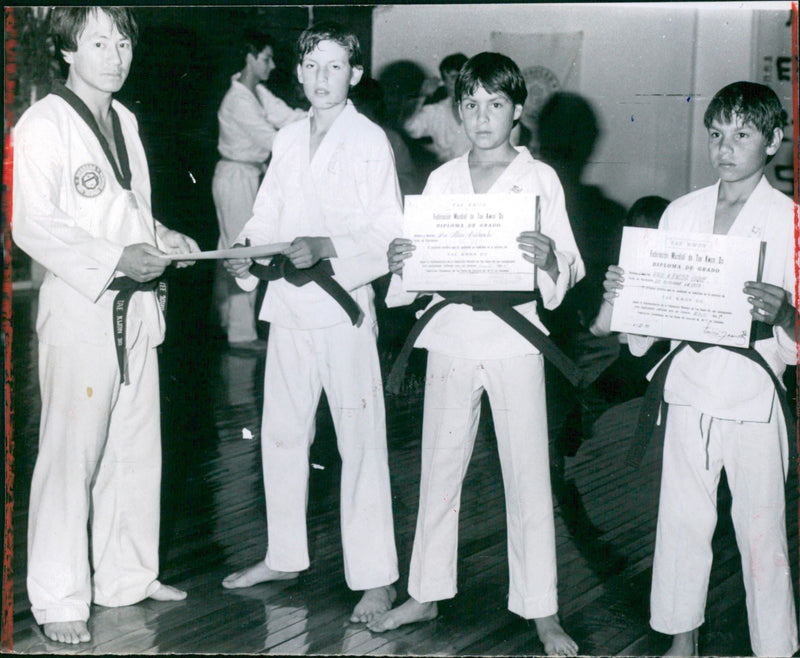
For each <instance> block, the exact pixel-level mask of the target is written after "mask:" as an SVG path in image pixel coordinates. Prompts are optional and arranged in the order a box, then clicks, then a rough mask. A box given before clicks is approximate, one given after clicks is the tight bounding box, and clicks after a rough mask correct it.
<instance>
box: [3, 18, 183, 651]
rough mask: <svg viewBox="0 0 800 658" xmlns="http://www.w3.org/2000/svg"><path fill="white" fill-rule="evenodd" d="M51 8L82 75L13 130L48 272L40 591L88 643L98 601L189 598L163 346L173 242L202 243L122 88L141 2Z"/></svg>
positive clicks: (16, 232)
mask: <svg viewBox="0 0 800 658" xmlns="http://www.w3.org/2000/svg"><path fill="white" fill-rule="evenodd" d="M51 21H52V23H51V27H52V31H53V37H54V40H55V44H56V48H57V51H58V52H60V53H61V56H62V57H63V58H64V61H65V62H66V63H67V65H68V67H69V73H68V76H67V80H66V83H65V84H64V85H63V86H62V85H58V86H57V87H56V88H55V89H54V90H53V92H52V93H50V94H49V95H48V96H46V97H45V98H43V99H42V100H41V101H39V102H37V103H35V104H34V105H33V106H32V107H31V108H30V109H29V110H28V111H27V112H25V114H24V115H23V116H22V117H21V118H20V120H19V122H18V124H17V126H16V128H15V131H14V141H13V145H14V179H13V197H12V203H13V216H12V231H13V236H14V239H15V241H16V242H17V244H18V245H19V246H20V247H21V248H22V249H24V250H25V251H26V252H27V253H28V254H30V256H31V257H32V258H34V259H35V260H37V261H38V262H39V263H41V264H42V265H43V266H44V267H45V269H46V270H47V272H46V274H45V278H44V282H43V283H42V287H41V290H40V293H39V311H38V318H37V322H36V330H37V334H38V338H39V384H40V388H41V397H42V417H41V423H40V430H39V452H38V456H37V459H36V466H35V468H34V473H33V481H32V483H31V497H30V509H29V520H28V581H27V585H28V596H29V598H30V601H31V609H32V612H33V615H34V617H35V619H36V621H37V623H39V624H41V625H42V627H43V631H44V633H45V635H46V636H47V637H48V638H49V639H51V640H53V641H56V642H65V643H70V644H75V643H78V642H88V641H89V640H90V639H91V636H90V633H89V628H88V625H87V621H88V619H89V607H90V604H91V603H92V602H94V603H95V604H98V605H103V606H124V605H131V604H133V603H137V602H139V601H142V600H143V599H146V598H152V599H156V600H159V601H168V600H169V601H174V600H179V599H183V598H185V596H186V593H185V592H182V591H180V590H178V589H175V588H173V587H169V586H168V585H164V584H162V583H160V582H159V581H158V579H157V578H158V537H159V513H160V485H161V432H160V420H159V386H158V362H157V353H156V347H157V346H158V345H159V344H160V343H161V342H162V340H163V338H164V316H163V302H164V300H165V294H166V289H165V284H164V283H163V281H161V280H159V277H161V275H162V274H163V272H164V270H165V268H166V267H167V265H169V263H170V261H169V260H167V259H166V258H164V255H163V254H164V252H167V253H191V252H196V251H199V249H198V247H197V244H196V243H195V242H194V240H192V239H191V238H189V237H187V236H185V235H183V234H181V233H178V232H176V231H172V230H170V229H168V228H166V227H165V226H164V225H162V224H161V223H159V222H157V221H156V220H155V219H153V216H152V214H151V210H150V179H149V173H148V168H147V162H146V159H145V154H144V150H143V148H142V144H141V141H140V139H139V135H138V128H137V123H136V119H135V118H134V115H133V114H132V113H131V112H130V111H128V110H127V109H126V108H125V107H123V106H122V105H121V104H120V103H118V102H117V101H115V100H113V99H112V94H113V93H114V92H116V91H118V90H119V89H120V87H122V85H123V83H124V82H125V79H126V78H127V76H128V71H129V70H130V66H131V60H132V56H133V47H134V45H135V43H136V36H137V27H136V23H135V20H134V18H133V16H132V15H131V13H130V11H129V10H127V9H124V8H118V7H58V8H55V9H53V10H52V14H51ZM184 264H187V262H185V261H184ZM89 519H91V527H90V531H89V533H87V522H88V521H89ZM89 535H90V536H91V542H92V544H91V562H92V564H91V566H90V558H89V555H90V550H89ZM92 571H93V574H92Z"/></svg>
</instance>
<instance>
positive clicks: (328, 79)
mask: <svg viewBox="0 0 800 658" xmlns="http://www.w3.org/2000/svg"><path fill="white" fill-rule="evenodd" d="M363 73H364V69H363V68H361V67H360V66H358V67H353V66H350V57H349V55H348V53H347V50H346V49H345V48H344V47H342V46H340V45H339V44H338V43H336V42H335V41H320V42H319V43H318V44H317V46H316V48H314V50H312V51H311V52H310V53H308V54H306V55H304V56H303V61H302V62H301V63H300V64H298V65H297V79H298V80H299V81H300V84H301V85H303V91H304V92H305V95H306V98H308V100H309V102H310V103H311V106H312V107H313V108H314V109H316V110H326V109H330V108H333V107H336V106H338V105H344V104H345V102H347V94H348V92H349V91H350V87H352V86H353V85H355V84H357V83H358V81H359V80H361V76H362V74H363Z"/></svg>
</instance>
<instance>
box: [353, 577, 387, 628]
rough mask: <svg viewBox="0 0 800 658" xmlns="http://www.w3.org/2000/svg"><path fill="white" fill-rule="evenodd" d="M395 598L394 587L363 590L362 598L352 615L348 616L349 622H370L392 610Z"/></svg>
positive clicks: (385, 586)
mask: <svg viewBox="0 0 800 658" xmlns="http://www.w3.org/2000/svg"><path fill="white" fill-rule="evenodd" d="M396 598H397V590H396V589H395V588H394V585H384V586H383V587H374V588H372V589H368V590H364V596H362V597H361V600H360V601H359V602H358V603H357V604H356V607H355V608H353V614H352V615H350V621H353V622H357V623H358V622H361V623H365V622H370V621H372V620H373V619H375V617H376V616H378V615H382V614H383V613H384V612H388V611H389V610H391V609H392V603H394V600H395V599H396Z"/></svg>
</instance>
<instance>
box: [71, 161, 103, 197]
mask: <svg viewBox="0 0 800 658" xmlns="http://www.w3.org/2000/svg"><path fill="white" fill-rule="evenodd" d="M74 180H75V189H76V190H78V193H79V194H81V195H83V196H85V197H94V196H97V195H98V194H100V192H102V191H103V190H104V189H105V187H106V179H105V176H103V172H102V170H101V169H100V167H98V166H97V165H96V164H93V163H91V162H90V163H89V164H85V165H81V166H80V167H78V170H77V171H76V172H75V179H74Z"/></svg>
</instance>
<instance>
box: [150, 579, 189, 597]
mask: <svg viewBox="0 0 800 658" xmlns="http://www.w3.org/2000/svg"><path fill="white" fill-rule="evenodd" d="M148 598H151V599H153V601H183V599H185V598H186V592H184V591H183V590H182V589H178V588H177V587H171V586H170V585H165V584H164V583H158V589H157V590H156V591H155V592H153V593H152V594H151V595H150V596H149V597H148Z"/></svg>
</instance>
